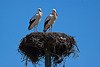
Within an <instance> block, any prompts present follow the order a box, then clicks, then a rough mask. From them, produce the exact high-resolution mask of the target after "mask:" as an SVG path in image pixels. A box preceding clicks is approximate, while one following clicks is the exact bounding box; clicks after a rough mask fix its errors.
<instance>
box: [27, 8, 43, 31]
mask: <svg viewBox="0 0 100 67" xmlns="http://www.w3.org/2000/svg"><path fill="white" fill-rule="evenodd" d="M42 15H43V14H42V11H41V8H38V13H36V14H35V15H34V16H33V17H32V18H31V19H30V22H29V23H30V25H29V27H28V30H31V29H32V28H33V27H34V32H35V27H36V32H37V27H38V23H39V22H40V19H41V17H42Z"/></svg>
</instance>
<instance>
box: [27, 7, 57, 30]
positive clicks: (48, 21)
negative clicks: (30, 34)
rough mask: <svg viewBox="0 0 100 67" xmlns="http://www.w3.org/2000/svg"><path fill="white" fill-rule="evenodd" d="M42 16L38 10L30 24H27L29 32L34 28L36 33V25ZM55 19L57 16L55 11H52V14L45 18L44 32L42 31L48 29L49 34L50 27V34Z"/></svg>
mask: <svg viewBox="0 0 100 67" xmlns="http://www.w3.org/2000/svg"><path fill="white" fill-rule="evenodd" d="M42 15H43V14H42V11H41V8H38V13H36V14H35V15H34V16H33V17H32V18H31V19H30V22H29V23H30V25H29V27H28V29H29V30H31V29H32V28H33V27H34V32H35V30H36V32H37V27H38V23H39V22H40V19H41V17H42ZM57 17H58V15H57V13H56V10H55V9H53V10H52V14H50V15H48V16H47V18H46V19H45V23H44V30H43V31H44V32H46V31H47V29H48V28H49V32H50V27H51V32H52V25H53V24H54V22H55V20H56V19H57Z"/></svg>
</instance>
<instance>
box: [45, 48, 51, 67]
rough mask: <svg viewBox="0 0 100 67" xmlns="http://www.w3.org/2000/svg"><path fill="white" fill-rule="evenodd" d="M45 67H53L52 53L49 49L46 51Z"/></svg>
mask: <svg viewBox="0 0 100 67" xmlns="http://www.w3.org/2000/svg"><path fill="white" fill-rule="evenodd" d="M45 67H51V55H50V52H49V51H48V49H47V50H46V52H45Z"/></svg>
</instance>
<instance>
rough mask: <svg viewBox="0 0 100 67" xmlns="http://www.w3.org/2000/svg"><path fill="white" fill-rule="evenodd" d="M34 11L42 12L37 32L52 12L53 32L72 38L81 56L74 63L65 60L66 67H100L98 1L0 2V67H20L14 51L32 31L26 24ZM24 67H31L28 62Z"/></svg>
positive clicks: (21, 65) (22, 64) (20, 64)
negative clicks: (53, 16)
mask: <svg viewBox="0 0 100 67" xmlns="http://www.w3.org/2000/svg"><path fill="white" fill-rule="evenodd" d="M38 8H41V9H42V12H43V17H42V19H41V21H40V23H39V25H38V31H39V32H42V31H43V27H44V20H45V18H46V17H47V16H48V15H49V14H50V13H51V11H52V9H53V8H55V9H56V10H57V14H58V18H57V20H56V22H55V24H54V25H53V32H60V33H66V34H67V35H71V36H75V39H76V41H77V45H78V47H79V49H80V51H81V52H80V53H79V57H78V58H76V59H75V61H74V58H72V57H70V58H67V60H66V67H100V0H0V58H1V59H0V67H24V63H25V62H21V59H20V58H21V55H20V54H19V53H18V52H17V49H18V45H19V43H20V40H21V39H22V38H23V37H25V36H26V35H27V34H29V33H31V32H33V31H34V29H32V30H31V31H29V30H28V26H29V20H30V18H31V17H32V16H33V15H34V14H35V13H37V9H38ZM43 66H44V65H40V66H38V67H43ZM28 67H33V66H32V64H31V62H29V63H28ZM59 67H60V66H59Z"/></svg>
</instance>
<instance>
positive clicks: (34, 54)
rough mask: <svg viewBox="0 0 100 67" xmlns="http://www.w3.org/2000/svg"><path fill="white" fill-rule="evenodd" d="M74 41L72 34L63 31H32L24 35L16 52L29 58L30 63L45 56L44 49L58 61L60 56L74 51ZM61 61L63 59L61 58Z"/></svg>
mask: <svg viewBox="0 0 100 67" xmlns="http://www.w3.org/2000/svg"><path fill="white" fill-rule="evenodd" d="M75 46H76V47H77V45H76V42H75V39H74V38H73V37H72V36H69V35H66V34H64V33H56V32H52V33H50V32H48V33H47V32H46V33H45V32H33V33H30V34H28V35H27V36H26V37H24V38H23V39H22V40H21V42H20V44H19V48H18V52H20V54H21V55H24V57H23V60H24V59H25V57H27V58H28V59H30V60H31V62H32V63H36V62H38V61H39V60H40V59H41V58H43V57H45V51H46V50H48V51H49V52H50V54H51V57H52V58H53V60H54V61H59V59H61V58H60V57H66V56H69V55H70V54H71V53H74V55H75V56H76V54H77V53H76V51H79V50H78V47H77V49H76V50H75ZM61 61H63V60H62V59H61Z"/></svg>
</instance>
